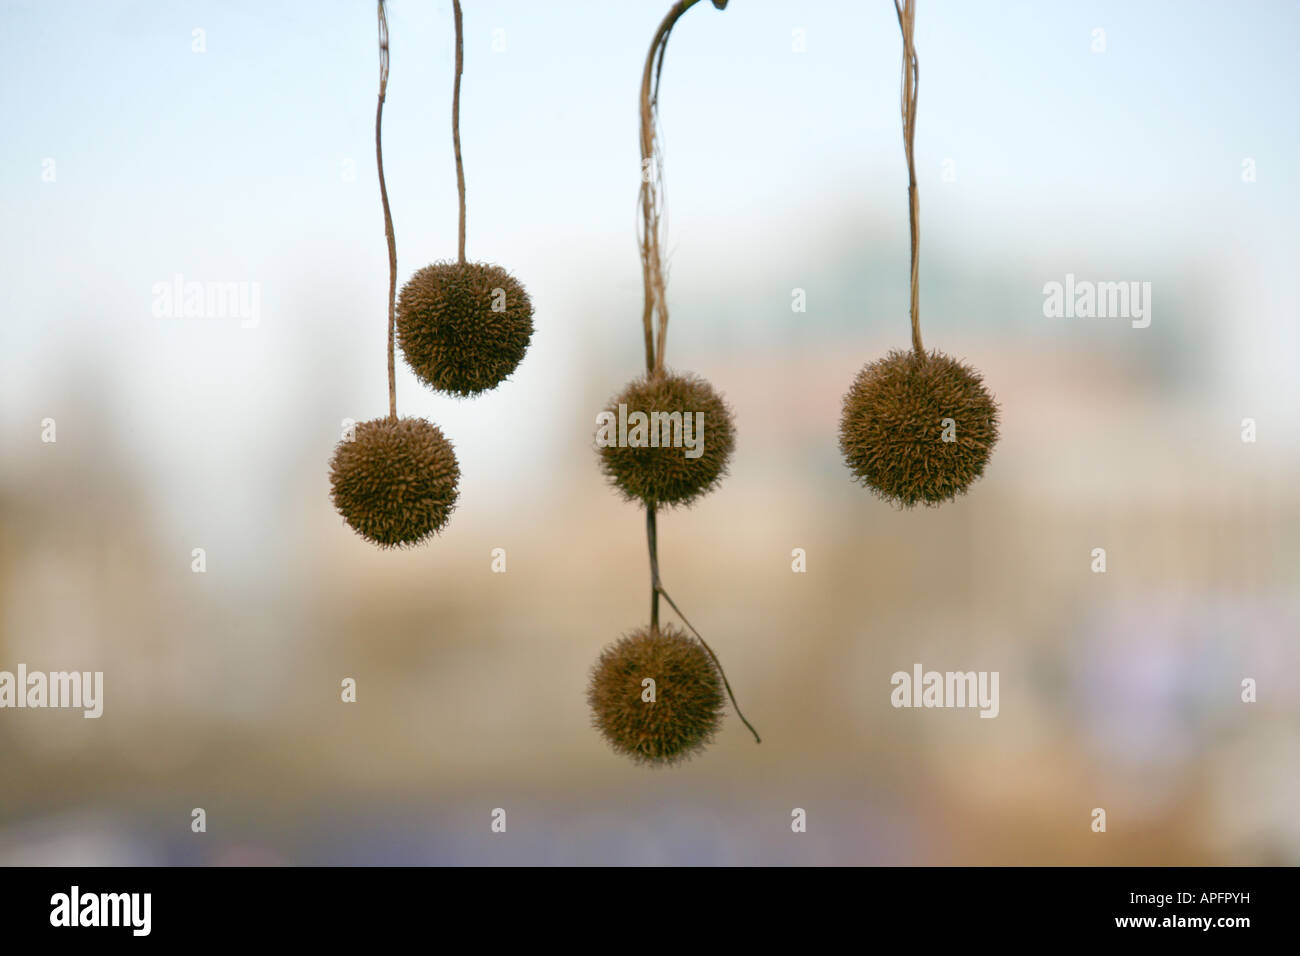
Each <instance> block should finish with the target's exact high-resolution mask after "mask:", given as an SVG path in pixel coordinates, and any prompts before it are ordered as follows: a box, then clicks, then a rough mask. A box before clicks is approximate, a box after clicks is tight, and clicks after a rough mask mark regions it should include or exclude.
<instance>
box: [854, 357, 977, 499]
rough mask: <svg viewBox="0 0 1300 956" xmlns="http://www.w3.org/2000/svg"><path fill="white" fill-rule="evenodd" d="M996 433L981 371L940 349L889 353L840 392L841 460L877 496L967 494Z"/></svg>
mask: <svg viewBox="0 0 1300 956" xmlns="http://www.w3.org/2000/svg"><path fill="white" fill-rule="evenodd" d="M945 419H951V420H952V421H951V422H945V421H944V420H945ZM997 439H998V406H997V403H996V402H995V401H994V400H993V397H992V396H991V395H990V394H989V392H988V390H987V389H986V388H985V387H984V384H983V380H982V379H981V377H980V374H979V373H978V372H977V371H975V369H973V368H971V367H970V366H969V365H965V364H963V363H961V362H959V361H957V360H956V359H953V358H951V357H949V356H947V355H944V354H943V353H941V352H938V351H932V352H930V353H929V354H928V355H918V354H917V353H916V352H915V351H910V350H909V351H905V352H904V351H894V352H890V353H889V355H887V356H886V357H885V358H883V359H880V360H879V361H877V362H872V363H871V364H869V365H867V366H865V367H864V368H863V369H862V371H860V372H859V373H858V377H857V379H856V380H855V381H854V382H853V387H852V388H850V389H849V391H848V393H847V394H846V395H845V396H844V410H843V414H842V416H841V418H840V451H841V452H843V454H844V461H845V463H846V464H847V465H848V466H849V470H850V471H851V472H852V473H853V476H854V478H856V479H857V480H858V481H861V482H862V483H863V484H865V485H866V486H867V487H869V488H871V489H872V490H873V491H874V492H875V493H876V494H877V495H879V496H880V497H881V498H884V499H885V500H887V501H891V502H894V503H896V504H899V505H902V506H904V507H907V508H910V507H912V506H914V505H916V504H917V503H918V502H924V503H926V504H927V505H937V504H940V503H941V502H944V501H948V500H950V499H952V498H954V497H956V496H957V495H959V494H962V493H964V492H965V491H966V489H967V487H969V486H970V484H971V482H973V481H974V480H975V479H976V478H978V477H979V476H980V475H981V474H982V473H983V471H984V465H985V464H986V463H987V462H988V460H989V454H990V453H991V452H992V450H993V445H994V443H995V442H996V441H997Z"/></svg>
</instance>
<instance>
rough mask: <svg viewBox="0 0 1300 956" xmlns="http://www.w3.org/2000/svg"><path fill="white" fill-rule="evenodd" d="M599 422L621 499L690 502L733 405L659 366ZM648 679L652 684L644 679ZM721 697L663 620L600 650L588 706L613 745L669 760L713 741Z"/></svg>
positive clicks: (704, 667)
mask: <svg viewBox="0 0 1300 956" xmlns="http://www.w3.org/2000/svg"><path fill="white" fill-rule="evenodd" d="M605 422H606V424H605V425H603V426H602V431H601V432H599V433H598V434H597V438H596V441H597V451H598V453H599V455H600V465H601V470H602V471H603V472H604V473H605V476H606V477H607V478H608V479H609V480H610V482H611V483H612V484H613V485H614V487H615V488H617V489H618V491H619V492H620V493H621V494H622V495H623V497H624V498H626V499H628V500H630V501H639V502H641V503H642V504H643V505H645V506H647V507H652V508H656V509H659V508H665V507H674V506H689V505H691V504H693V503H694V502H695V501H696V500H698V499H699V498H700V497H702V496H703V495H705V494H708V493H709V492H710V491H712V490H713V489H714V488H716V487H717V486H718V484H719V483H721V481H722V479H723V477H725V475H726V470H727V463H728V461H729V460H730V458H731V453H732V451H733V450H734V449H735V446H736V437H735V423H734V421H733V418H732V414H731V409H730V408H729V407H728V406H727V403H726V402H725V401H724V400H723V398H722V396H721V395H719V394H718V393H717V392H716V391H715V390H714V388H713V386H711V385H710V384H709V383H708V382H706V381H705V380H704V379H702V378H700V377H698V376H695V375H688V374H676V373H671V372H666V371H661V372H657V373H654V372H652V373H649V374H647V375H646V376H644V377H642V378H639V379H637V380H636V381H634V382H632V383H631V384H629V385H628V386H627V387H626V388H625V389H624V390H623V392H622V393H621V394H619V395H618V396H616V397H615V398H612V399H610V401H609V403H608V405H607V407H606V409H605ZM647 678H648V679H650V680H652V681H654V684H653V685H647V684H644V683H643V681H645V680H646V679H647ZM651 686H652V687H653V694H651V691H650V688H651ZM722 694H723V682H722V678H721V675H720V673H719V671H718V668H717V666H716V665H715V663H714V661H713V659H712V657H711V656H710V655H709V654H708V653H707V652H706V651H705V650H704V647H703V645H702V644H701V643H700V642H699V641H697V640H696V639H694V638H693V637H691V636H690V635H688V634H687V633H685V632H684V631H681V630H679V629H677V628H675V627H673V626H671V625H664V626H662V627H659V628H657V629H652V628H648V627H642V628H638V629H636V630H634V631H632V632H631V633H629V634H627V635H625V636H624V637H623V638H621V639H620V640H618V641H617V642H615V643H614V644H611V645H610V646H609V647H607V648H605V650H604V652H603V653H602V654H601V656H600V659H599V660H598V661H597V662H596V665H595V667H594V668H593V669H592V673H591V680H590V683H589V684H588V688H587V703H588V704H589V705H590V707H591V713H592V722H593V724H594V725H595V727H596V729H597V730H598V731H600V733H601V735H602V736H603V737H604V738H605V740H606V741H607V742H608V743H609V744H610V746H611V747H613V749H614V750H616V751H617V752H619V753H621V754H624V755H625V756H628V757H631V758H632V759H633V760H635V761H636V762H638V763H643V764H652V765H661V766H666V765H670V764H674V763H677V762H679V761H682V760H685V759H687V758H688V757H690V756H692V755H693V754H695V753H697V752H698V751H699V750H701V749H702V748H703V747H704V746H706V745H707V744H708V743H709V741H711V740H712V739H713V736H714V734H715V733H716V732H717V729H718V727H719V725H720V724H721V722H722V714H723V696H722Z"/></svg>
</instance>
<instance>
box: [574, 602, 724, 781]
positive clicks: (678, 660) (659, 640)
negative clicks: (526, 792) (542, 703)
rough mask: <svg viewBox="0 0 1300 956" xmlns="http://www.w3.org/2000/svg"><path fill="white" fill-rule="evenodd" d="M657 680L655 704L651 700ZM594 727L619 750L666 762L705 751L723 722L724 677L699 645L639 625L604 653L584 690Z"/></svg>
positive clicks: (678, 634) (679, 633)
mask: <svg viewBox="0 0 1300 956" xmlns="http://www.w3.org/2000/svg"><path fill="white" fill-rule="evenodd" d="M646 678H650V679H651V680H653V681H654V685H653V691H654V700H652V701H650V700H646V699H645V697H646V696H647V695H648V694H649V692H650V689H651V685H647V684H643V683H642V682H643V681H644V680H645V679H646ZM587 703H588V704H590V706H591V714H592V723H593V724H594V725H595V727H596V729H597V730H599V731H600V733H601V734H602V736H604V738H605V739H606V740H607V741H609V743H610V745H611V746H612V747H613V748H614V749H615V750H617V751H618V752H619V753H622V754H625V755H627V756H629V757H631V758H632V759H633V760H635V761H637V762H638V763H645V764H660V765H667V764H673V763H677V762H678V761H680V760H685V759H686V758H688V757H690V756H691V755H692V754H694V753H696V752H697V751H699V750H701V749H703V748H704V746H705V745H706V744H708V743H709V742H710V741H711V740H712V739H713V735H714V734H715V733H716V732H717V729H718V726H719V724H720V723H721V722H722V680H721V678H720V677H719V676H718V669H717V668H716V667H715V666H714V664H713V660H712V659H711V658H710V657H709V655H708V654H707V653H706V652H705V650H704V648H703V647H702V646H701V645H700V643H699V641H696V640H695V639H693V638H691V637H689V636H687V635H686V634H685V632H683V631H680V630H678V629H677V628H674V627H672V626H671V625H666V626H664V627H662V628H660V629H659V630H657V631H651V630H650V629H649V628H645V627H643V628H638V629H637V630H635V631H633V632H632V633H631V634H629V635H627V636H626V637H623V638H621V639H620V640H618V641H616V642H615V643H613V644H611V645H610V646H609V647H607V648H605V650H604V651H602V652H601V655H600V659H599V660H598V661H597V662H596V666H595V667H594V668H592V672H591V683H590V685H589V686H588V688H587Z"/></svg>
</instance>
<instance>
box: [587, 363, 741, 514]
mask: <svg viewBox="0 0 1300 956" xmlns="http://www.w3.org/2000/svg"><path fill="white" fill-rule="evenodd" d="M620 406H622V407H623V409H622V411H621V412H620ZM637 412H640V413H641V414H642V415H644V416H645V418H644V420H642V419H641V416H639V415H636V413H637ZM655 413H659V415H658V417H656V415H655ZM688 414H690V415H691V417H690V418H689V419H688V418H687V415H688ZM611 416H612V417H611ZM624 421H626V423H627V434H626V436H624V435H623V434H622V431H623V426H622V423H623V422H624ZM688 422H689V423H690V428H689V430H688V429H687V427H686V425H687V423H688ZM656 425H657V427H656ZM679 425H680V426H681V428H680V431H679V430H678V426H679ZM678 436H680V437H678ZM624 439H626V441H625V440H624ZM688 442H689V443H688ZM675 443H676V444H675ZM596 444H597V450H598V452H599V454H600V465H601V470H602V471H604V473H605V475H606V477H608V478H609V479H610V481H611V482H612V483H613V484H614V486H615V487H617V488H618V489H619V491H621V492H622V493H623V496H624V497H625V498H628V499H629V500H632V499H635V500H639V501H641V502H643V503H645V504H647V505H654V506H659V505H689V504H690V503H691V502H693V501H694V500H695V499H696V498H698V497H700V496H701V495H704V494H707V493H708V492H710V491H712V490H713V489H714V488H715V487H717V485H718V484H719V482H721V481H722V478H723V476H724V475H726V470H727V461H728V460H729V459H730V458H731V452H732V451H733V449H734V448H735V447H736V438H735V424H734V422H733V420H732V417H731V409H730V408H729V407H728V406H727V403H726V402H725V401H723V399H722V396H721V395H719V394H718V393H717V392H715V391H714V390H713V386H712V385H710V384H709V383H708V382H706V381H705V380H704V379H702V378H700V377H698V376H696V375H679V374H674V373H668V372H664V373H660V374H659V375H654V374H649V375H646V376H644V377H642V378H639V379H636V380H635V381H633V382H632V383H631V384H630V385H628V386H627V388H626V389H625V390H624V391H623V393H622V394H621V395H619V396H618V397H616V398H613V399H610V401H609V403H608V405H607V407H606V409H605V424H603V425H602V426H601V428H600V430H599V431H597V433H596Z"/></svg>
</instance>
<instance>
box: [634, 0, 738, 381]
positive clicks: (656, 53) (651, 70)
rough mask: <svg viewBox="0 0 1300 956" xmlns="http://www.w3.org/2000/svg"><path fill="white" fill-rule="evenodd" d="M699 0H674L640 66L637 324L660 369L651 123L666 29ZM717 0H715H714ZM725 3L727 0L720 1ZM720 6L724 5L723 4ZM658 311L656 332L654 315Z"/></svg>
mask: <svg viewBox="0 0 1300 956" xmlns="http://www.w3.org/2000/svg"><path fill="white" fill-rule="evenodd" d="M698 2H699V0H677V3H674V4H673V6H672V9H670V10H669V11H668V15H667V16H665V17H664V18H663V21H662V22H660V24H659V28H658V29H657V30H655V35H654V38H653V39H652V40H651V41H650V50H649V52H647V53H646V58H645V68H644V69H643V70H642V72H641V97H640V113H641V279H642V281H643V283H644V284H645V305H644V307H643V309H642V312H641V324H642V327H643V331H644V334H645V367H646V372H648V373H658V372H662V371H663V369H664V343H665V341H666V339H667V334H668V298H667V294H666V292H665V289H664V272H663V257H662V255H661V253H660V249H659V219H660V211H661V204H660V201H659V195H660V193H661V192H662V189H663V160H662V157H661V156H660V155H659V149H658V141H657V137H656V136H655V125H656V118H657V111H658V107H659V77H660V74H661V73H662V72H663V65H664V51H665V50H666V49H667V48H668V35H669V34H670V33H671V32H672V29H673V25H674V24H676V23H677V21H678V19H680V17H681V15H682V14H683V13H685V12H686V11H687V10H689V9H690V8H691V7H693V6H695V4H696V3H698ZM714 5H715V6H717V5H718V0H714ZM723 6H725V3H724V4H723ZM718 9H722V7H721V6H719V7H718ZM656 313H657V314H658V316H659V329H658V335H657V336H656V334H655V328H654V316H655V314H656Z"/></svg>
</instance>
